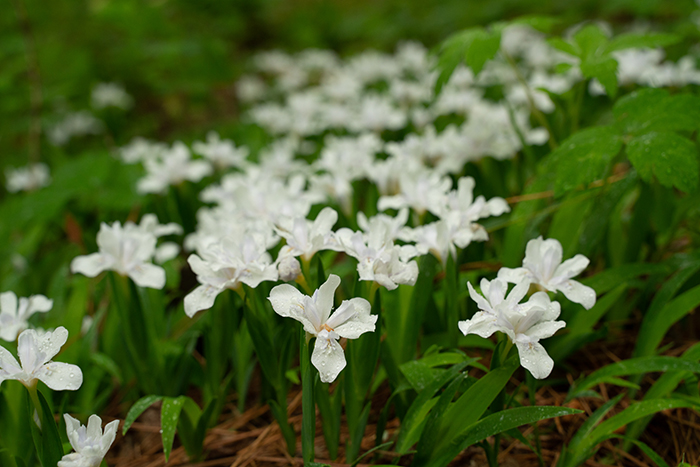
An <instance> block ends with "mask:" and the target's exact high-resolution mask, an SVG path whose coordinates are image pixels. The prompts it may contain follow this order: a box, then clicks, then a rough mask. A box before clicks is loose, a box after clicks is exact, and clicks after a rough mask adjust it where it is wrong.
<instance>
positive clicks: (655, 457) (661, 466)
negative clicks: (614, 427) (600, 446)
mask: <svg viewBox="0 0 700 467" xmlns="http://www.w3.org/2000/svg"><path fill="white" fill-rule="evenodd" d="M607 438H608V439H611V438H617V439H621V440H624V441H626V442H628V443H632V444H634V445H635V446H637V447H638V448H639V449H640V450H641V451H642V452H643V453H644V454H646V455H647V456H648V457H649V459H651V460H652V461H653V462H654V463H655V464H656V465H657V466H658V467H669V465H668V464H667V463H666V461H665V460H664V459H663V457H661V456H660V455H659V454H658V453H657V452H656V451H654V450H653V449H652V448H650V447H649V446H648V445H647V444H646V443H642V442H641V441H638V440H636V439H631V438H629V437H628V436H620V435H610V436H608V437H607ZM681 466H682V464H681V465H679V467H681Z"/></svg>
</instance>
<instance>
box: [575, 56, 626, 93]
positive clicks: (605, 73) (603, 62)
mask: <svg viewBox="0 0 700 467" xmlns="http://www.w3.org/2000/svg"><path fill="white" fill-rule="evenodd" d="M581 73H583V76H585V77H586V78H596V79H597V80H598V81H600V84H602V85H603V87H604V88H605V92H606V93H607V95H608V96H610V97H615V96H616V95H617V60H615V59H614V58H612V57H592V58H589V59H584V60H583V61H582V62H581Z"/></svg>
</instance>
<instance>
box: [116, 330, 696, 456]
mask: <svg viewBox="0 0 700 467" xmlns="http://www.w3.org/2000/svg"><path fill="white" fill-rule="evenodd" d="M635 338H636V333H635V331H631V330H626V331H621V332H620V333H619V334H618V335H616V336H615V338H614V339H611V340H609V341H607V342H595V343H592V344H590V345H588V346H587V347H585V348H584V349H582V351H580V352H578V353H577V354H575V355H574V356H573V357H572V358H571V359H570V360H569V362H568V363H569V364H570V365H571V368H577V369H579V370H580V372H581V373H585V374H590V373H591V372H592V371H595V370H596V369H598V368H601V367H603V366H605V365H608V364H610V363H613V362H616V361H619V360H622V359H627V358H630V357H631V349H632V348H633V345H634V341H635ZM692 344H694V342H690V341H689V342H684V343H683V344H678V343H676V344H675V345H673V346H672V347H671V348H669V349H668V350H667V351H666V352H665V354H666V355H673V356H678V355H680V354H682V353H683V352H684V351H685V350H686V349H687V348H689V347H690V346H691V345H692ZM488 357H489V356H488V355H484V359H483V360H487V359H488ZM483 360H482V361H483ZM517 374H518V373H516V375H517ZM519 374H520V376H522V373H519ZM578 376H579V374H576V375H574V374H570V373H569V374H567V373H559V374H557V373H556V370H555V374H553V378H564V379H567V380H568V381H569V382H573V381H574V380H575V379H576V378H578ZM652 376H653V377H652ZM656 378H658V374H653V375H647V377H646V378H645V379H644V380H643V381H642V389H645V388H648V387H649V386H650V385H651V384H653V382H654V381H655V379H656ZM512 383H513V384H514V387H515V386H517V385H518V384H520V381H516V380H515V378H514V379H513V381H512ZM253 384H254V386H253V387H252V388H251V390H252V391H251V395H250V400H251V401H255V400H256V394H255V383H253ZM567 390H568V385H561V386H549V385H547V386H543V387H541V388H540V389H539V390H538V391H537V393H536V395H535V399H536V403H537V405H538V406H544V405H553V406H568V407H572V408H577V409H581V410H583V413H580V414H576V415H569V416H565V417H559V418H555V419H549V420H543V421H540V422H538V431H539V439H540V443H541V448H542V449H541V454H542V461H543V462H544V465H545V466H553V465H556V462H557V460H558V458H559V455H560V452H561V450H562V448H563V446H564V445H565V444H566V443H568V441H569V440H570V439H571V437H572V436H574V434H575V433H576V431H577V430H578V428H579V427H580V426H581V424H582V423H583V422H584V421H585V420H586V419H587V417H588V416H589V415H590V414H591V413H593V412H594V411H595V410H596V409H597V408H598V407H600V406H601V405H603V404H604V403H605V402H606V401H607V400H609V399H610V398H611V397H615V396H616V395H617V394H619V393H620V391H621V390H623V388H619V387H616V386H612V385H604V384H601V385H599V386H598V387H597V388H596V390H597V392H599V393H600V394H601V396H602V398H595V397H585V398H578V399H574V400H573V401H571V402H569V403H565V402H564V401H565V398H566V393H567ZM389 391H390V390H389V388H388V387H382V388H380V389H379V390H378V391H377V393H376V394H375V397H374V400H373V407H381V406H382V405H383V404H384V403H385V402H386V400H387V398H388V396H389ZM525 399H527V398H525ZM235 402H236V401H235V400H232V401H229V403H228V404H227V405H226V407H225V409H224V412H223V415H222V417H221V420H220V423H219V424H218V425H217V426H216V427H214V428H212V429H210V430H209V431H208V432H207V436H206V439H205V441H204V453H205V459H206V460H203V461H201V462H196V463H193V462H190V461H189V459H188V456H187V453H186V452H185V450H184V448H183V447H182V446H180V445H179V441H178V439H177V437H176V439H175V445H174V449H173V451H172V453H171V455H170V460H169V462H167V463H166V462H165V457H164V455H163V450H162V444H161V439H160V407H158V406H154V407H152V408H151V409H149V410H147V411H146V412H145V413H144V414H143V415H141V417H139V419H138V421H137V422H136V423H134V424H133V425H132V427H131V429H130V430H129V432H128V433H127V435H126V436H124V437H121V436H119V437H118V439H117V442H116V443H115V445H114V446H113V448H112V449H111V451H110V453H109V454H108V456H107V463H108V464H109V465H110V466H115V467H165V466H168V467H284V466H302V465H303V460H302V459H301V454H300V453H301V443H300V433H301V389H300V388H299V387H297V388H293V389H292V391H290V397H289V404H288V413H289V420H290V423H291V424H292V426H293V427H294V429H295V430H296V432H297V456H295V457H292V456H290V455H289V454H288V452H287V448H286V443H285V441H284V437H283V436H282V433H281V432H280V429H279V426H278V425H277V423H276V422H275V421H274V419H273V417H272V415H271V413H270V411H269V407H268V406H267V405H260V404H254V403H253V402H251V404H252V405H251V406H250V407H249V408H248V409H247V410H246V411H245V412H243V413H240V412H238V411H237V409H236V403H235ZM629 404H630V400H629V399H628V398H627V396H625V398H623V399H622V401H621V402H620V404H618V405H617V406H616V407H614V408H613V410H611V411H610V413H609V414H608V415H607V417H610V416H612V415H615V414H617V413H619V412H620V411H622V410H624V408H626V407H627V406H629ZM115 410H116V408H115ZM376 412H378V411H375V413H374V414H373V415H374V417H372V415H371V416H370V421H369V423H368V424H367V429H366V430H365V437H364V438H363V440H362V449H361V452H366V451H368V450H370V449H372V448H374V447H375V446H376V444H378V443H376V440H375V432H376ZM112 419H113V418H112ZM109 420H110V418H107V420H106V421H109ZM399 427H400V424H399V420H398V418H394V419H391V420H389V421H388V423H387V426H386V433H387V435H388V438H386V439H387V440H391V439H393V437H395V436H396V435H397V433H398V430H399ZM520 431H521V432H522V433H523V435H524V437H525V438H526V439H528V440H530V441H533V445H534V438H533V436H534V432H535V429H534V427H533V426H523V427H520ZM622 433H624V431H622V430H621V432H620V434H622ZM387 435H385V436H387ZM348 438H349V434H348V431H347V426H345V424H344V423H343V424H342V426H341V442H340V449H339V456H338V459H336V460H331V459H329V455H328V451H327V450H326V445H325V440H324V438H323V432H322V427H321V420H320V416H319V415H318V413H317V422H316V443H315V451H316V460H317V462H320V463H326V464H329V465H331V466H332V467H349V465H350V464H348V463H345V462H344V454H345V451H344V444H345V442H346V440H347V439H348ZM640 439H641V441H643V442H645V443H646V444H648V445H649V446H650V447H651V448H652V449H654V451H656V452H657V453H658V454H659V455H661V456H662V457H663V458H664V459H665V460H666V462H668V463H669V465H678V464H679V463H680V462H682V461H685V462H688V463H690V464H691V465H696V464H698V463H700V416H698V414H697V413H696V412H695V411H693V410H689V409H673V410H666V411H663V412H660V413H658V414H656V415H655V416H654V418H653V419H652V420H651V422H650V423H649V425H648V427H647V430H646V432H645V433H644V434H643V435H642V437H641V438H640ZM489 441H490V442H493V440H492V439H490V440H489ZM500 442H501V451H500V454H499V458H498V461H499V464H500V465H502V466H513V467H515V466H523V467H539V466H540V460H539V458H538V456H537V454H536V453H535V452H533V451H532V450H531V449H530V448H529V447H528V446H526V445H524V444H523V443H521V442H520V441H519V440H516V439H513V438H510V437H507V436H503V437H501V441H500ZM379 444H380V443H379ZM397 456H398V455H397V454H396V453H394V452H393V451H390V450H388V451H381V450H379V451H376V452H375V453H372V454H370V455H369V456H367V457H365V458H363V459H362V463H361V464H358V466H359V467H363V466H370V465H375V464H389V463H393V462H395V461H396V458H397ZM411 460H412V458H411V455H406V456H401V458H400V459H399V460H398V464H397V465H409V464H410V462H411ZM450 465H451V466H455V467H456V466H468V467H485V466H487V465H488V463H487V461H486V456H485V455H484V452H483V450H482V449H481V448H479V447H477V446H472V447H470V448H468V449H466V450H465V451H464V452H462V453H461V454H460V455H459V456H458V457H457V458H456V459H454V460H453V461H452V463H451V464H450ZM584 465H586V466H591V467H596V466H610V465H616V466H630V467H653V466H655V464H654V463H653V462H652V461H651V460H650V459H649V458H648V457H647V456H646V455H645V454H644V453H643V452H641V451H640V450H639V449H637V448H633V449H632V450H630V451H629V452H625V451H624V450H623V449H622V444H621V442H620V441H619V440H608V441H605V442H604V443H602V444H601V445H600V446H599V449H598V451H597V453H596V454H595V455H594V456H593V457H591V458H590V459H588V460H587V461H586V462H585V463H584Z"/></svg>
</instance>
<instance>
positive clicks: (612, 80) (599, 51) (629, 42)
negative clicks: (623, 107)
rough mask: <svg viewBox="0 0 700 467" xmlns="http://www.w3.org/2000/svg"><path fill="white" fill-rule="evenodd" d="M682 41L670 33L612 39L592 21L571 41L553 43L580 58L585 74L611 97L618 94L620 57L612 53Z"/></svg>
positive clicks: (623, 36) (628, 35)
mask: <svg viewBox="0 0 700 467" xmlns="http://www.w3.org/2000/svg"><path fill="white" fill-rule="evenodd" d="M679 40H680V38H679V37H676V36H673V35H670V34H623V35H620V36H617V37H615V38H613V39H609V38H608V36H607V34H605V32H603V30H602V29H601V28H600V27H599V26H598V25H595V24H588V25H586V26H583V27H582V28H581V29H579V30H578V31H576V33H575V34H574V35H573V37H572V39H571V40H570V41H565V40H563V39H560V38H552V39H550V41H549V43H550V44H551V45H552V46H554V47H556V48H557V49H559V50H561V51H562V52H564V53H567V54H569V55H572V56H574V57H576V58H578V59H579V60H580V67H581V72H582V73H583V76H584V77H586V78H596V79H597V80H598V81H599V82H600V84H602V85H603V87H604V88H605V91H606V92H607V94H608V96H610V97H613V98H614V97H615V96H616V95H617V86H618V83H617V75H616V73H617V60H616V59H615V58H614V57H613V56H611V55H610V54H611V52H614V51H617V50H623V49H630V48H637V47H639V48H644V47H652V48H653V47H662V46H667V45H670V44H673V43H675V42H678V41H679Z"/></svg>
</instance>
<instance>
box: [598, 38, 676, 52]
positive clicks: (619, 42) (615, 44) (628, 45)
mask: <svg viewBox="0 0 700 467" xmlns="http://www.w3.org/2000/svg"><path fill="white" fill-rule="evenodd" d="M680 40H681V38H680V37H679V36H676V35H673V34H660V33H649V34H638V33H626V34H620V35H618V36H615V37H613V38H612V39H610V42H608V44H607V45H606V46H605V51H606V52H614V51H616V50H623V49H637V48H640V49H641V48H649V49H655V48H657V47H666V46H668V45H671V44H675V43H677V42H679V41H680Z"/></svg>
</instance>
